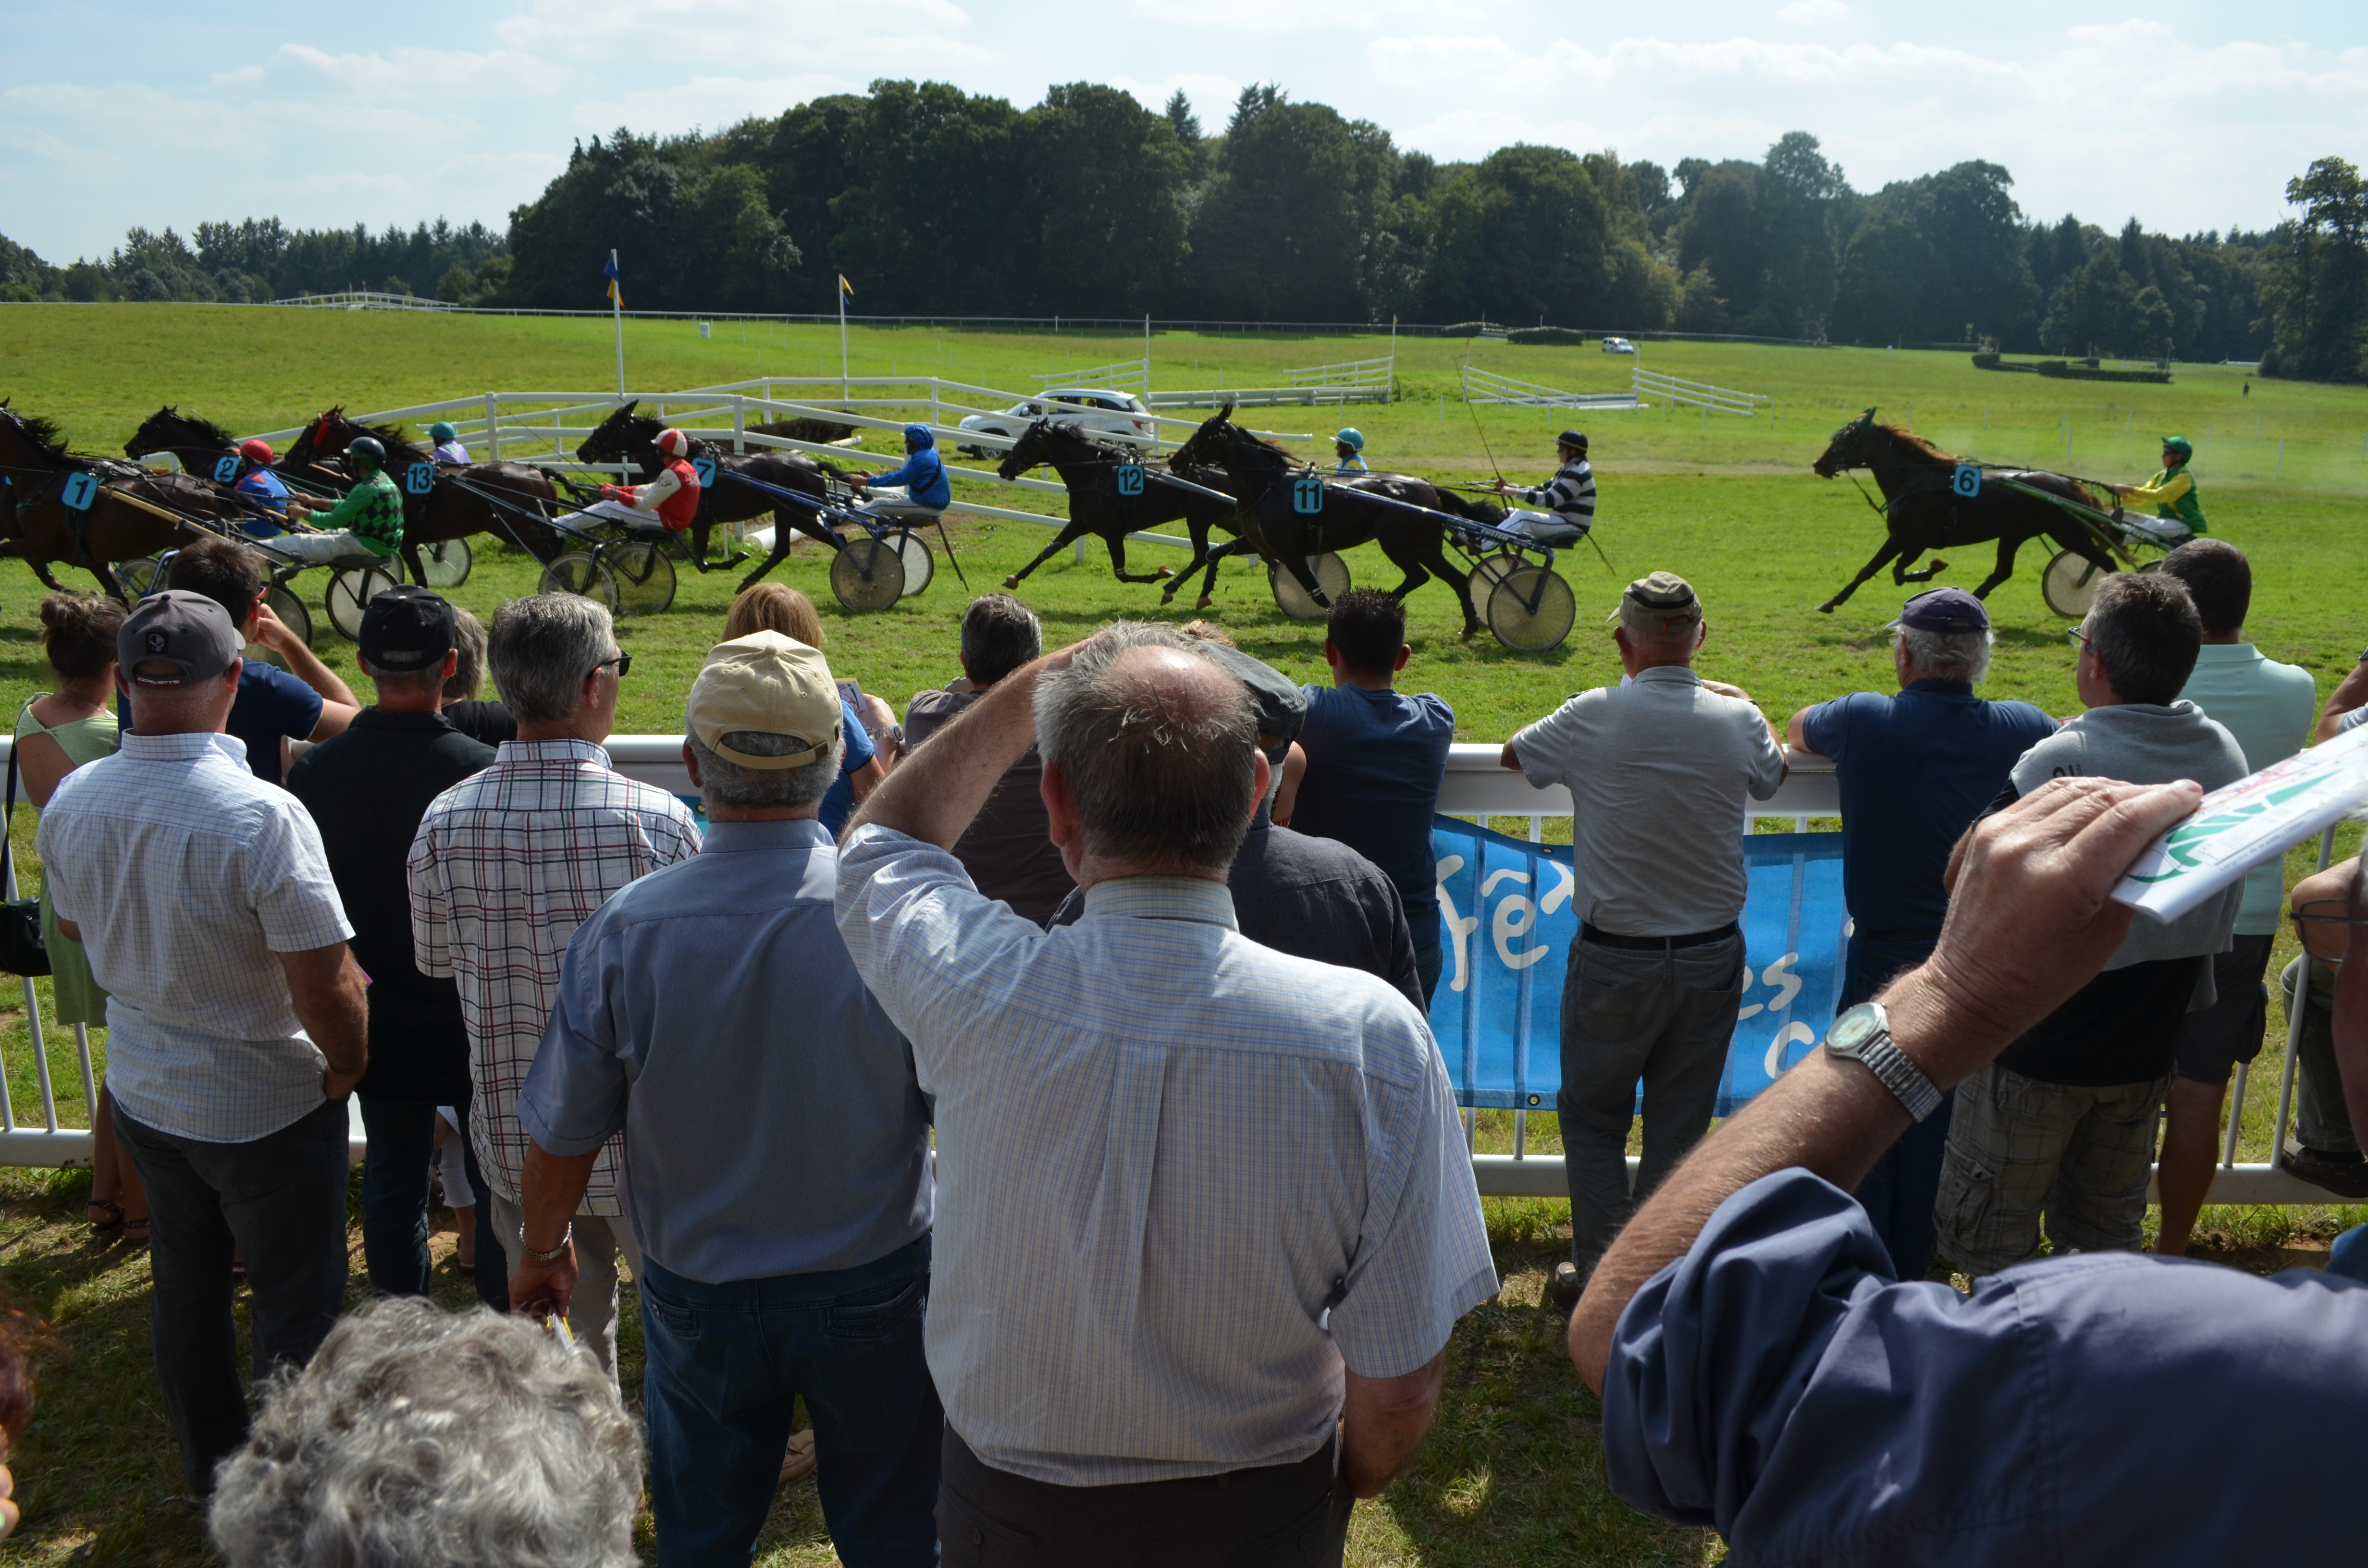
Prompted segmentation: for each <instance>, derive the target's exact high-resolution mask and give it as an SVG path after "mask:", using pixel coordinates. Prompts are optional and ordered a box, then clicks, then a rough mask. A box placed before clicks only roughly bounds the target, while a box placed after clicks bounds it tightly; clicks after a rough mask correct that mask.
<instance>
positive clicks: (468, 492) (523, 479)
mask: <svg viewBox="0 0 2368 1568" xmlns="http://www.w3.org/2000/svg"><path fill="white" fill-rule="evenodd" d="M359 436H374V437H377V438H378V440H379V443H380V445H381V446H383V447H384V448H386V472H387V473H388V475H389V477H391V478H393V481H394V483H395V485H396V488H398V489H400V490H401V491H402V492H403V551H402V553H403V563H404V567H405V568H407V569H408V570H409V572H410V574H411V580H412V581H413V582H415V583H425V582H426V581H427V572H426V569H425V567H424V566H423V565H422V563H421V562H420V559H419V547H420V546H421V545H423V544H440V543H442V542H443V541H445V540H454V539H465V538H467V537H468V536H469V535H471V534H480V533H489V534H492V535H493V536H494V537H495V538H496V539H506V540H509V541H510V542H512V543H514V544H516V545H518V547H519V548H520V549H522V550H524V551H527V553H529V555H532V556H533V557H534V558H535V559H536V560H537V561H543V562H548V561H549V560H550V559H551V558H552V556H554V555H557V554H558V553H559V551H560V550H561V548H562V547H561V544H560V540H559V535H558V534H557V533H556V532H554V531H553V530H552V527H551V525H550V524H549V523H547V522H545V521H544V518H546V517H549V516H550V506H551V504H552V500H553V498H554V497H555V496H556V495H557V494H558V492H557V491H555V490H553V489H552V483H551V476H550V475H549V474H547V473H545V472H542V470H541V469H539V468H536V467H535V466H534V465H532V464H531V463H514V462H481V463H468V464H465V465H462V464H454V463H439V462H438V461H437V460H436V459H435V455H434V454H433V453H432V452H430V451H429V450H428V449H427V448H425V447H422V446H420V445H419V444H418V443H417V442H416V441H413V440H410V439H409V438H407V437H404V434H403V432H402V430H401V429H400V428H398V427H397V426H393V425H362V424H359V423H357V422H356V421H354V420H351V419H348V418H347V417H346V414H345V410H344V409H343V408H341V407H339V408H331V409H330V410H328V411H327V412H326V413H324V414H321V415H315V416H314V417H313V420H312V422H311V423H309V424H307V425H306V426H304V428H303V429H302V431H301V432H300V433H299V434H298V435H297V437H296V439H295V440H294V441H292V442H290V444H289V448H288V450H287V452H286V454H285V455H284V456H282V457H281V458H280V460H279V462H278V463H277V464H275V465H274V467H275V468H277V469H278V471H279V472H280V474H281V475H282V476H283V477H297V478H301V479H302V480H304V481H305V482H307V483H313V484H334V486H335V487H336V489H338V490H341V491H342V490H344V489H346V488H347V486H349V485H350V484H351V483H352V481H351V480H350V478H348V477H347V475H346V473H345V472H344V466H343V458H344V453H345V449H346V448H347V445H348V444H349V443H351V442H352V441H353V440H354V438H355V437H359ZM423 471H424V472H423Z"/></svg>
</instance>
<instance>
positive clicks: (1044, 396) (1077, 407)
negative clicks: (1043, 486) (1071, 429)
mask: <svg viewBox="0 0 2368 1568" xmlns="http://www.w3.org/2000/svg"><path fill="white" fill-rule="evenodd" d="M1046 415H1052V416H1053V418H1056V419H1064V420H1069V419H1073V420H1075V421H1076V424H1077V425H1078V426H1080V427H1082V428H1083V429H1084V431H1085V432H1086V434H1087V435H1088V436H1093V437H1099V439H1102V440H1105V441H1115V442H1117V443H1118V444H1119V445H1120V446H1122V447H1130V448H1133V449H1134V450H1135V451H1138V452H1147V451H1149V450H1150V449H1151V445H1152V440H1153V437H1154V436H1155V435H1156V426H1154V425H1153V424H1152V419H1151V410H1149V409H1148V408H1145V407H1144V405H1143V400H1142V399H1141V398H1139V397H1137V396H1135V395H1134V394H1133V392H1112V391H1110V389H1109V388H1107V387H1053V388H1052V389H1050V390H1049V391H1046V392H1040V393H1038V394H1037V395H1036V396H1034V397H1031V398H1030V399H1028V400H1027V401H1026V402H1024V403H1014V404H1012V405H1011V406H1010V407H1009V408H1007V409H1005V410H1004V411H1003V412H1002V413H1000V414H973V415H970V416H969V417H967V418H965V419H964V420H963V421H962V425H961V426H960V427H961V428H962V429H964V430H975V431H977V432H979V433H980V434H981V435H984V436H1002V437H1007V438H1009V439H1013V440H1016V439H1018V438H1019V433H1020V432H1021V431H1023V430H1025V429H1027V428H1028V426H1030V425H1032V424H1034V423H1035V422H1036V421H1037V420H1039V419H1042V418H1043V417H1045V416H1046ZM956 450H958V451H960V452H962V453H963V454H964V455H966V456H969V457H979V458H984V457H996V456H1000V455H1001V454H1002V452H1003V450H1004V449H1003V448H1002V447H1001V446H999V445H998V446H996V447H993V448H988V447H981V446H962V447H957V448H956Z"/></svg>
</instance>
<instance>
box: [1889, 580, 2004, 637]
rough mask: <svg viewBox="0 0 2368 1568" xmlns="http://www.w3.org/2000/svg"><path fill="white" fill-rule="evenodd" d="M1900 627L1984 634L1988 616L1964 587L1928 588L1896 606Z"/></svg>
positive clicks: (1987, 612)
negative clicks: (1982, 632) (1979, 632)
mask: <svg viewBox="0 0 2368 1568" xmlns="http://www.w3.org/2000/svg"><path fill="white" fill-rule="evenodd" d="M1899 624H1900V625H1902V626H1912V627H1914V628H1915V629H1916V630H1917V631H1988V630H1989V629H1990V614H1989V611H1987V610H1986V609H1984V608H1982V601H1981V600H1979V599H1977V598H1975V597H1974V596H1973V595H1971V594H1969V593H1967V592H1965V590H1964V589H1963V588H1928V589H1926V590H1925V591H1924V592H1923V593H1920V594H1918V595H1917V596H1916V597H1914V598H1911V599H1909V600H1908V601H1907V603H1906V604H1904V605H1902V606H1900V607H1899Z"/></svg>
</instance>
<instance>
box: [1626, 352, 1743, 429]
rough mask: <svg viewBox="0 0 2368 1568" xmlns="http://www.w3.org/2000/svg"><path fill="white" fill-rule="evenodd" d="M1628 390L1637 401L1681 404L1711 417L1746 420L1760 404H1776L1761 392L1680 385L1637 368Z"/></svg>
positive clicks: (1688, 383) (1690, 383) (1699, 384)
mask: <svg viewBox="0 0 2368 1568" xmlns="http://www.w3.org/2000/svg"><path fill="white" fill-rule="evenodd" d="M1628 384H1629V387H1630V388H1631V389H1632V391H1633V392H1634V395H1635V396H1636V398H1637V399H1639V400H1640V401H1641V400H1642V399H1643V398H1645V396H1647V395H1650V396H1653V397H1657V398H1659V399H1660V400H1661V401H1662V402H1664V403H1684V404H1686V405H1687V406H1688V407H1690V408H1700V409H1702V410H1704V411H1706V412H1708V413H1713V414H1740V415H1743V416H1744V417H1745V418H1746V419H1748V418H1750V417H1751V416H1752V415H1754V414H1755V413H1757V412H1758V411H1759V405H1760V404H1761V403H1774V402H1775V401H1776V400H1775V399H1774V398H1771V397H1770V396H1768V395H1767V394H1765V393H1763V392H1733V391H1730V390H1728V389H1727V388H1725V387H1714V386H1711V385H1708V384H1707V383H1705V382H1702V381H1679V379H1678V378H1677V377H1675V376H1665V375H1662V374H1661V373H1659V372H1658V371H1656V370H1648V369H1645V367H1644V366H1642V365H1639V366H1637V367H1636V368H1635V369H1634V370H1631V371H1630V372H1629V379H1628Z"/></svg>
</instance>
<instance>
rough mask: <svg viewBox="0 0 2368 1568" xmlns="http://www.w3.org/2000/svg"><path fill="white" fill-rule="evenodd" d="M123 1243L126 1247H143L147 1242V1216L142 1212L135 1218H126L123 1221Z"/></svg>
mask: <svg viewBox="0 0 2368 1568" xmlns="http://www.w3.org/2000/svg"><path fill="white" fill-rule="evenodd" d="M123 1244H124V1245H125V1246H128V1247H144V1246H146V1245H147V1244H148V1216H146V1215H145V1214H142V1216H141V1217H140V1218H139V1219H137V1220H131V1219H127V1220H125V1221H123Z"/></svg>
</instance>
